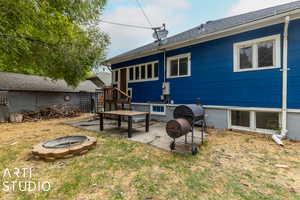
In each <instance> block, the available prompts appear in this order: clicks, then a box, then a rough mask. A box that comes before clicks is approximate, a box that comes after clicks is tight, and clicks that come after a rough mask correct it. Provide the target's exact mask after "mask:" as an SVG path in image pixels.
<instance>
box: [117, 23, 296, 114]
mask: <svg viewBox="0 0 300 200" xmlns="http://www.w3.org/2000/svg"><path fill="white" fill-rule="evenodd" d="M299 27H300V20H297V21H292V22H291V24H290V34H289V37H290V38H289V68H291V70H290V71H289V74H288V106H289V108H300V103H299V102H300V87H299V86H300V81H299V80H300V39H299V35H300V28H299ZM283 29H284V25H283V24H277V25H272V26H269V27H265V28H261V29H257V30H253V31H248V32H244V33H240V34H236V35H233V36H229V37H225V38H221V39H217V40H213V41H208V42H205V43H200V44H196V45H192V46H188V47H184V48H180V49H176V50H172V51H168V52H166V56H167V57H170V56H174V55H179V54H183V53H191V76H190V77H184V78H173V79H167V82H170V87H171V88H170V89H171V100H174V102H175V104H183V103H194V102H195V99H196V98H198V97H200V98H201V101H202V104H204V105H217V106H241V107H267V108H280V107H281V99H282V97H281V92H282V72H281V70H280V69H268V70H257V71H248V72H233V64H234V63H233V62H234V59H233V45H234V43H236V42H241V41H247V40H252V39H257V38H261V37H266V36H270V35H275V34H281V45H282V44H283V41H282V39H283ZM281 54H282V48H281ZM154 60H159V80H158V81H150V82H139V83H129V85H128V87H129V88H133V102H141V103H146V102H159V101H160V95H161V94H162V82H163V73H164V72H163V70H164V69H163V68H164V67H163V63H164V61H163V53H159V54H156V55H151V56H147V57H143V58H139V59H135V60H131V61H127V62H123V63H118V64H114V65H113V66H112V68H113V69H116V68H120V67H126V66H133V65H136V64H140V63H145V62H150V61H154Z"/></svg>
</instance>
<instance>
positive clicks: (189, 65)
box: [167, 53, 191, 79]
mask: <svg viewBox="0 0 300 200" xmlns="http://www.w3.org/2000/svg"><path fill="white" fill-rule="evenodd" d="M186 57H187V58H188V74H187V75H179V60H180V59H181V58H186ZM175 59H178V75H177V76H171V60H175ZM189 76H191V53H185V54H180V55H176V56H171V57H168V58H167V78H168V79H171V78H182V77H189Z"/></svg>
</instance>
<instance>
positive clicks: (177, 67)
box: [167, 54, 191, 78]
mask: <svg viewBox="0 0 300 200" xmlns="http://www.w3.org/2000/svg"><path fill="white" fill-rule="evenodd" d="M190 57H191V56H190V54H182V55H178V56H173V57H169V58H168V60H167V75H168V76H167V77H168V78H177V77H186V76H190V74H191V63H190Z"/></svg>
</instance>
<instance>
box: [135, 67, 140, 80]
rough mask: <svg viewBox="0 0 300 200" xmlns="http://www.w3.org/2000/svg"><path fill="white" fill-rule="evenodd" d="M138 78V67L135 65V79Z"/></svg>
mask: <svg viewBox="0 0 300 200" xmlns="http://www.w3.org/2000/svg"><path fill="white" fill-rule="evenodd" d="M139 79H140V67H138V66H137V67H135V80H139Z"/></svg>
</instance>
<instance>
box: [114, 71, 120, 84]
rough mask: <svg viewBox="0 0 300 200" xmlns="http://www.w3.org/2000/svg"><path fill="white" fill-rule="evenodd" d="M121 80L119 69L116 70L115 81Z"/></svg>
mask: <svg viewBox="0 0 300 200" xmlns="http://www.w3.org/2000/svg"><path fill="white" fill-rule="evenodd" d="M118 81H119V71H115V82H118Z"/></svg>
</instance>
